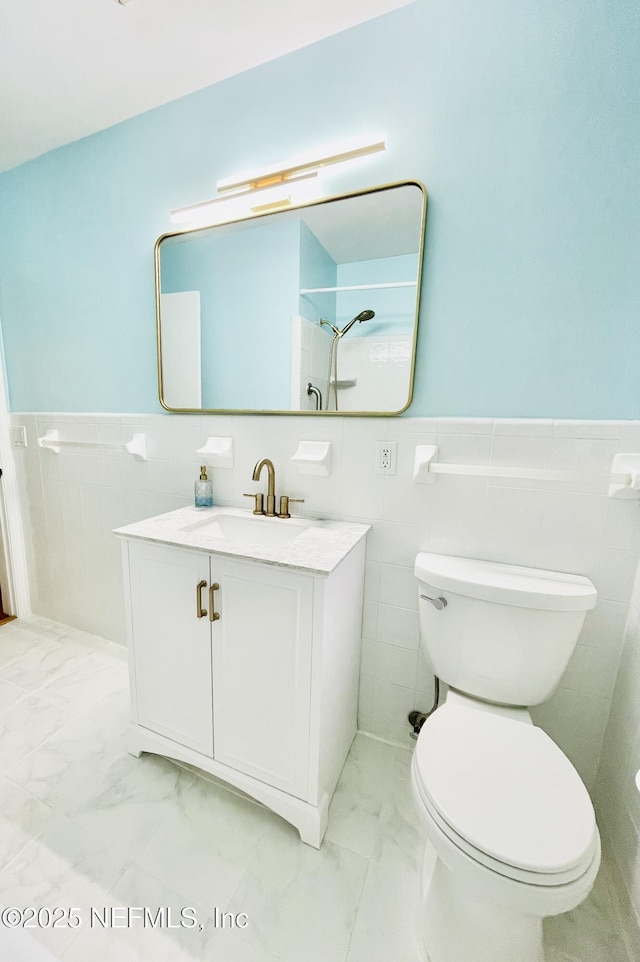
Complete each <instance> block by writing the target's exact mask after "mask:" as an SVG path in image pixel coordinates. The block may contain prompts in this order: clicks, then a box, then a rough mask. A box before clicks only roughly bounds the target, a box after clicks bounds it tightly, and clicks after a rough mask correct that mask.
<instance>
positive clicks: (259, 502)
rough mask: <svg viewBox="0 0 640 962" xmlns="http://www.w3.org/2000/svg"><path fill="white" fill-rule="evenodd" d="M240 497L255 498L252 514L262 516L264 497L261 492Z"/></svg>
mask: <svg viewBox="0 0 640 962" xmlns="http://www.w3.org/2000/svg"><path fill="white" fill-rule="evenodd" d="M242 497H243V498H255V499H256V503H255V506H254V508H253V513H254V514H264V495H263V493H262V491H259V492H258V493H257V494H243V495H242Z"/></svg>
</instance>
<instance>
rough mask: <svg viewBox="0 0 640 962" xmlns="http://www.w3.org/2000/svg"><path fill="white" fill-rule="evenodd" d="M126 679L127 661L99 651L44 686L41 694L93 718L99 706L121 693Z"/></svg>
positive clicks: (48, 699) (63, 706)
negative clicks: (100, 702) (100, 703)
mask: <svg viewBox="0 0 640 962" xmlns="http://www.w3.org/2000/svg"><path fill="white" fill-rule="evenodd" d="M114 647H115V646H114ZM127 679H128V671H127V667H126V665H125V664H124V662H122V661H121V660H120V659H119V658H117V657H114V655H113V654H111V653H109V654H107V653H106V652H96V653H94V654H92V655H90V656H89V657H88V658H86V659H85V660H84V661H83V662H82V664H80V665H78V666H77V667H76V668H75V669H74V670H73V671H69V672H67V673H65V674H64V675H61V676H60V677H59V678H57V679H56V680H55V681H52V682H50V683H49V684H48V685H45V686H44V688H41V689H40V691H39V694H40V696H41V697H42V698H45V699H47V701H51V702H53V703H54V704H56V705H60V706H61V707H62V708H66V709H67V710H69V711H73V712H77V713H78V714H79V715H85V716H89V717H90V716H91V713H92V711H93V710H94V709H95V706H96V703H97V702H99V701H101V700H102V699H103V698H105V697H106V696H107V695H110V694H112V693H113V692H115V691H120V690H122V688H123V687H124V686H125V684H126V682H127Z"/></svg>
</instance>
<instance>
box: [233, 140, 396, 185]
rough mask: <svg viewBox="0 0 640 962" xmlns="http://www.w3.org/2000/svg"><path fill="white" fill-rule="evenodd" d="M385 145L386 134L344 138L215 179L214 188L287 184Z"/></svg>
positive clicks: (381, 148) (382, 147)
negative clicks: (222, 178)
mask: <svg viewBox="0 0 640 962" xmlns="http://www.w3.org/2000/svg"><path fill="white" fill-rule="evenodd" d="M386 146H387V136H386V134H376V135H375V136H370V137H366V138H360V139H359V140H353V141H348V142H347V141H345V142H342V143H339V144H333V145H332V146H330V147H322V148H319V149H317V150H315V151H310V152H308V153H306V154H302V155H300V156H299V157H293V158H291V159H290V160H288V161H285V162H284V164H282V163H281V164H274V165H273V166H271V167H262V168H260V169H259V170H254V171H246V172H245V173H243V174H236V175H235V176H233V177H227V178H225V179H224V180H219V181H218V183H217V184H216V187H217V189H218V191H219V193H221V194H222V193H227V192H228V191H236V190H241V189H242V188H245V189H247V190H256V189H257V188H260V187H268V186H272V185H274V184H282V183H288V182H291V181H294V180H298V179H300V175H304V174H305V173H306V175H307V176H311V177H314V176H316V175H317V173H318V170H320V169H321V168H322V167H329V166H330V165H331V164H342V163H344V162H345V161H348V160H356V159H357V158H358V157H366V156H367V154H375V153H377V152H378V151H380V150H385V149H386Z"/></svg>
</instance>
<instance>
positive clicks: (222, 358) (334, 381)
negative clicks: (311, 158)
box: [155, 181, 427, 416]
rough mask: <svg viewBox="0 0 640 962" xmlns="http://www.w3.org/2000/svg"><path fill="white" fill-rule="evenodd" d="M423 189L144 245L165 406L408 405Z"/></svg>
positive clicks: (403, 185)
mask: <svg viewBox="0 0 640 962" xmlns="http://www.w3.org/2000/svg"><path fill="white" fill-rule="evenodd" d="M426 208H427V194H426V190H425V188H424V187H423V185H422V184H420V183H419V182H418V181H402V182H400V183H395V184H388V185H384V186H380V187H373V188H370V189H367V190H362V191H358V192H356V193H350V194H343V195H340V196H337V197H328V198H324V199H322V200H318V201H315V202H313V203H310V204H305V205H300V206H297V207H290V208H286V209H285V210H279V211H276V212H271V213H262V214H259V215H258V216H255V217H249V218H245V219H243V220H238V221H233V222H230V223H226V224H220V225H216V226H214V227H200V228H197V229H195V230H185V231H180V232H178V233H171V234H164V235H163V236H162V237H160V238H159V239H158V241H157V242H156V246H155V276H156V321H157V345H158V387H159V397H160V403H161V404H162V406H163V407H164V408H165V409H166V410H167V411H172V412H176V413H198V412H202V413H206V414H230V413H234V414H305V415H309V414H317V415H333V416H335V415H344V416H349V415H351V416H353V415H360V416H363V415H375V416H380V415H392V414H399V413H401V412H402V411H403V410H405V409H406V408H407V407H408V406H409V404H410V403H411V397H412V392H413V378H414V370H415V354H416V343H417V333H418V313H419V303H420V280H421V270H422V254H423V243H424V227H425V220H426Z"/></svg>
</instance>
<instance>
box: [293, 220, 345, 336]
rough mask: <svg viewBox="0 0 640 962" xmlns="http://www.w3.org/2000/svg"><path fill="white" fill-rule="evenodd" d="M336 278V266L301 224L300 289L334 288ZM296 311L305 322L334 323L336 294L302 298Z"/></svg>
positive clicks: (317, 241)
mask: <svg viewBox="0 0 640 962" xmlns="http://www.w3.org/2000/svg"><path fill="white" fill-rule="evenodd" d="M336 277H337V267H336V262H335V261H334V260H333V258H332V257H331V256H330V255H329V254H328V253H327V251H326V250H325V248H324V247H323V246H322V244H321V243H320V241H319V240H318V238H317V237H316V235H315V234H313V233H312V232H311V231H310V230H309V228H308V227H307V225H306V224H305V223H301V224H300V288H301V289H302V290H312V289H313V288H315V287H335V286H336V283H337V281H336ZM298 310H299V311H300V314H302V316H303V317H306V319H307V320H308V321H319V320H320V318H324V319H325V321H331V322H332V323H335V319H336V295H335V291H331V292H329V291H326V292H324V293H322V294H301V295H300V299H299V306H298Z"/></svg>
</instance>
